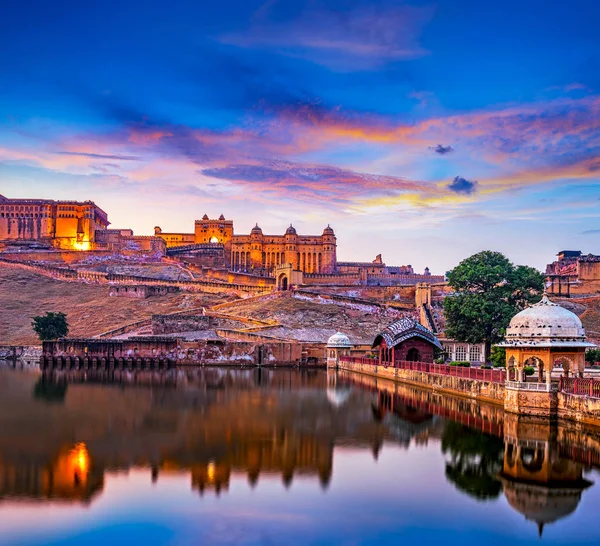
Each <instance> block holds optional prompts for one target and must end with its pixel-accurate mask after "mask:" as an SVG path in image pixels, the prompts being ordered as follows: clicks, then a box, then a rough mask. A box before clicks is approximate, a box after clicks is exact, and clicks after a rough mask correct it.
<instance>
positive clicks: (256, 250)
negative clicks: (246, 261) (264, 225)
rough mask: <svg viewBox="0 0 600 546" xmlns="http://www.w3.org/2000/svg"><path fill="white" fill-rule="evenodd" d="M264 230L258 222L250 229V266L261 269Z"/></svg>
mask: <svg viewBox="0 0 600 546" xmlns="http://www.w3.org/2000/svg"><path fill="white" fill-rule="evenodd" d="M263 240H264V238H263V232H262V229H260V227H259V226H258V224H256V225H255V226H254V227H253V228H252V230H251V231H250V267H251V268H252V269H260V268H262V266H263Z"/></svg>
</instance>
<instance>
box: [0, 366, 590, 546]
mask: <svg viewBox="0 0 600 546" xmlns="http://www.w3.org/2000/svg"><path fill="white" fill-rule="evenodd" d="M0 431H1V434H0V503H1V505H0V544H2V545H39V544H53V545H77V546H79V545H81V544H86V545H87V544H93V545H95V544H97V545H106V544H110V545H118V544H128V545H131V544H144V545H158V544H169V545H196V544H269V545H270V544H273V545H279V544H290V545H298V544H344V545H359V544H378V545H379V544H399V543H405V544H413V543H414V544H416V543H420V544H433V543H438V544H439V543H442V542H443V543H444V544H479V545H480V544H486V545H494V544H498V545H500V544H502V545H505V544H507V543H510V544H511V546H514V545H518V544H571V545H573V544H593V543H600V527H599V526H598V525H597V521H598V519H597V518H598V506H600V487H598V486H597V484H598V483H599V482H600V474H599V471H598V469H599V468H600V435H599V434H598V431H596V430H591V429H590V430H587V429H585V430H581V428H577V427H575V426H574V425H566V424H562V423H561V424H558V425H550V424H548V423H544V422H533V421H526V420H518V419H516V418H515V417H514V416H510V415H505V414H504V412H503V411H502V409H501V408H498V407H496V406H493V405H485V404H479V403H477V404H476V403H472V402H470V401H468V400H464V399H460V398H453V397H450V396H446V395H439V394H433V393H431V392H428V391H424V390H419V389H416V388H414V387H409V386H407V385H398V384H393V383H390V382H387V381H382V380H376V379H374V378H370V377H366V376H359V375H353V374H349V373H344V372H337V373H335V372H326V371H324V370H297V369H277V370H274V369H264V368H258V369H257V368H246V369H226V368H202V369H196V370H192V371H172V372H166V373H165V372H161V373H159V372H157V373H155V374H153V373H150V372H138V373H136V372H133V373H130V374H124V375H121V376H111V375H109V374H107V373H103V374H102V373H98V374H96V375H94V374H93V373H88V374H84V373H83V372H67V373H65V374H63V375H53V376H42V375H40V374H39V372H37V371H35V370H31V369H30V370H22V369H14V368H11V367H10V366H8V365H4V366H0Z"/></svg>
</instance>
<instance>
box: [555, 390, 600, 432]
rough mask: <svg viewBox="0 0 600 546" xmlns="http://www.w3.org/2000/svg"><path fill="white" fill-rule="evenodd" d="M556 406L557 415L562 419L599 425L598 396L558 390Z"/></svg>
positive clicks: (599, 399) (599, 404) (599, 405)
mask: <svg viewBox="0 0 600 546" xmlns="http://www.w3.org/2000/svg"><path fill="white" fill-rule="evenodd" d="M557 408H558V416H559V417H561V418H563V419H568V420H570V421H576V422H578V423H585V424H591V425H600V398H591V397H589V396H579V395H574V394H567V393H564V392H559V393H558V395H557Z"/></svg>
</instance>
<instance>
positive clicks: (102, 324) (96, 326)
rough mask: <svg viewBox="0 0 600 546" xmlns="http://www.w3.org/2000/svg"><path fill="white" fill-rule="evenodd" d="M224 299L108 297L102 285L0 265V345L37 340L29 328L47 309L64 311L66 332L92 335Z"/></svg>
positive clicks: (178, 295)
mask: <svg viewBox="0 0 600 546" xmlns="http://www.w3.org/2000/svg"><path fill="white" fill-rule="evenodd" d="M227 299H228V297H227V296H224V295H223V296H220V295H214V294H191V293H187V292H180V293H176V294H168V295H166V296H159V297H151V298H148V299H145V300H136V299H129V298H121V297H113V298H109V297H108V287H107V286H106V285H92V284H82V283H70V282H69V283H68V282H64V281H56V280H54V279H50V278H48V277H44V276H43V275H38V274H36V273H32V272H29V271H24V270H21V269H17V268H15V267H8V266H5V265H2V264H0V345H4V344H10V345H20V344H37V343H39V342H38V341H37V338H36V336H35V334H34V332H33V330H32V329H31V317H33V316H35V315H40V314H43V313H45V312H46V311H61V312H63V313H66V314H67V319H68V321H69V324H70V326H71V331H70V332H69V335H71V336H93V335H96V334H99V333H101V332H104V331H106V330H110V329H112V328H118V327H119V326H123V325H125V324H128V323H130V322H135V321H137V320H142V319H144V318H147V317H150V316H151V315H152V314H156V313H172V312H175V311H182V310H185V308H186V307H197V306H205V307H210V306H211V305H215V304H217V303H222V302H224V301H227ZM229 299H230V298H229Z"/></svg>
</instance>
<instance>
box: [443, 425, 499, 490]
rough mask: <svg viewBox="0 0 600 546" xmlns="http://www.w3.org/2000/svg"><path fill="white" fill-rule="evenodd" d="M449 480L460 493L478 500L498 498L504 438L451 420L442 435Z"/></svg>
mask: <svg viewBox="0 0 600 546" xmlns="http://www.w3.org/2000/svg"><path fill="white" fill-rule="evenodd" d="M442 453H444V454H445V455H446V454H448V455H449V458H448V459H446V478H447V479H448V481H449V482H452V483H453V484H454V485H455V486H456V488H457V489H458V490H459V491H462V492H463V493H466V494H467V495H470V496H472V497H474V498H476V499H479V500H489V499H495V498H497V497H498V496H499V495H500V492H501V490H502V484H501V483H500V481H499V480H498V479H497V478H496V476H497V474H498V472H500V470H502V462H503V459H504V441H503V440H502V439H501V438H498V437H496V436H492V435H490V434H485V433H483V432H479V431H478V430H475V429H472V428H469V427H466V426H463V425H460V424H459V423H455V422H453V421H448V422H447V423H446V426H445V427H444V432H443V434H442Z"/></svg>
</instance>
